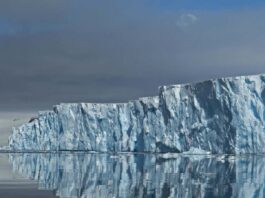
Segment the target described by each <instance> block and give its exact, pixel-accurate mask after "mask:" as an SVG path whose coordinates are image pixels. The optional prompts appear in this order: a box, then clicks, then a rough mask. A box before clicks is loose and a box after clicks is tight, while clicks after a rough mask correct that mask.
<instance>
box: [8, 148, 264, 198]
mask: <svg viewBox="0 0 265 198" xmlns="http://www.w3.org/2000/svg"><path fill="white" fill-rule="evenodd" d="M9 161H10V163H11V164H12V166H13V171H14V172H15V173H19V174H21V175H23V176H25V177H27V178H30V179H33V180H36V181H38V185H39V189H41V190H52V191H54V192H55V194H56V195H57V196H58V197H60V198H66V197H67V198H68V197H80V198H88V197H93V198H109V197H120V198H131V197H156V198H164V197H176V198H185V197H187V198H188V197H264V196H265V195H264V192H265V179H264V178H265V175H264V173H265V170H264V169H265V159H264V158H263V157H262V156H255V155H253V156H251V155H248V156H245V157H239V158H237V157H231V156H230V157H228V156H212V157H203V156H198V155H197V156H192V155H189V156H184V155H179V156H175V157H165V156H164V155H152V154H147V155H139V154H138V155H128V154H126V155H125V154H120V155H109V154H84V153H74V154H71V153H13V154H9Z"/></svg>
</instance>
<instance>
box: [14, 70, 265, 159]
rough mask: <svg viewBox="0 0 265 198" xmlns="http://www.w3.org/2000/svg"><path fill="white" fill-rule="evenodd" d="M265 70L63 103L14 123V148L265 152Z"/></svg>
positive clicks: (100, 150) (39, 149)
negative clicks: (120, 99) (135, 96)
mask: <svg viewBox="0 0 265 198" xmlns="http://www.w3.org/2000/svg"><path fill="white" fill-rule="evenodd" d="M264 105H265V75H264V74H263V75H255V76H241V77H229V78H220V79H215V80H208V81H204V82H198V83H190V84H182V85H172V86H162V87H160V88H159V95H158V96H155V97H146V98H140V99H139V100H135V101H130V102H128V103H120V104H92V103H73V104H60V105H57V106H55V107H54V109H53V111H48V112H40V113H39V117H38V118H36V119H34V120H32V121H31V122H30V123H26V124H24V125H22V126H21V127H17V128H14V130H13V134H12V136H11V137H10V139H9V148H10V149H12V150H15V151H25V150H35V151H58V150H89V151H98V152H187V153H219V154H221V153H228V154H240V153H265V147H264V143H265V125H264V121H265V108H264V107H265V106H264Z"/></svg>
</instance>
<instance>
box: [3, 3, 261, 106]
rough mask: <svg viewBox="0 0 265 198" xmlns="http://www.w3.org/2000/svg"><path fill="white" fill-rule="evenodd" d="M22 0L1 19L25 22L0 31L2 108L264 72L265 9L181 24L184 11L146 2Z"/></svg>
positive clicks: (118, 97) (133, 94) (118, 96)
mask: <svg viewBox="0 0 265 198" xmlns="http://www.w3.org/2000/svg"><path fill="white" fill-rule="evenodd" d="M15 2H17V1H12V0H11V1H8V2H7V1H6V3H5V1H3V2H0V13H1V14H0V22H1V21H5V23H7V24H9V25H10V24H11V25H13V26H14V27H16V25H17V27H19V28H18V29H19V31H17V32H15V33H13V34H1V33H0V91H1V97H0V108H4V107H5V108H19V107H22V106H26V108H30V107H34V108H36V109H38V108H50V107H51V106H52V105H53V104H56V103H59V102H73V101H92V102H97V101H98V102H119V101H127V100H129V99H135V98H137V97H140V96H148V95H155V94H157V87H158V86H159V85H163V84H173V83H184V82H189V81H198V80H202V79H207V78H213V77H220V76H230V75H240V74H251V73H259V72H264V62H265V58H264V55H263V54H264V53H263V52H264V50H265V47H264V46H265V45H264V44H265V43H264V42H265V36H264V34H263V33H264V30H265V25H264V24H263V22H262V20H260V18H263V17H264V16H265V14H264V13H265V12H264V9H259V10H256V9H253V10H248V11H244V12H242V11H241V10H239V11H233V12H229V11H205V10H204V11H203V12H201V11H200V10H195V11H193V12H190V11H186V12H184V15H185V13H186V17H187V13H192V16H195V17H196V18H198V20H196V19H195V18H194V17H192V16H191V15H188V16H190V17H188V18H189V20H188V21H189V22H188V23H192V25H190V26H189V27H188V28H184V29H180V28H178V27H177V26H176V19H179V17H180V16H183V11H182V10H180V11H172V10H170V11H163V12H162V11H157V9H155V8H154V7H152V6H150V5H149V4H146V3H144V2H145V1H121V0H115V1H111V3H110V1H107V0H105V1H104V0H103V1H60V0H58V1H50V0H49V1H35V0H34V1H33V0H28V1H26V2H27V3H25V4H24V3H18V4H19V5H18V6H12V5H14V4H15ZM23 2H24V1H23ZM184 21H185V20H184ZM195 21H196V22H195ZM13 26H12V27H13ZM1 28H2V29H1ZM5 30H6V29H4V30H3V27H1V23H0V32H1V31H5Z"/></svg>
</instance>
